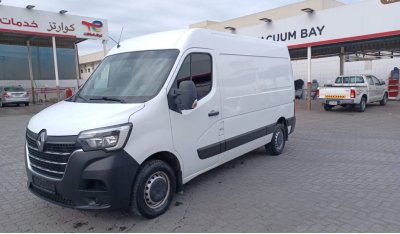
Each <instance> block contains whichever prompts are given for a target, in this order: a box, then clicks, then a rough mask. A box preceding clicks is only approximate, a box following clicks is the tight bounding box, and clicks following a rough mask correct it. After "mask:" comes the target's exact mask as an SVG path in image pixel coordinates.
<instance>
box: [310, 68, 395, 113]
mask: <svg viewBox="0 0 400 234" xmlns="http://www.w3.org/2000/svg"><path fill="white" fill-rule="evenodd" d="M317 97H318V100H319V101H320V102H321V103H322V105H323V107H324V109H325V110H326V111H330V110H332V108H333V107H334V106H337V105H340V106H342V107H347V106H355V107H357V109H358V111H360V112H364V111H365V108H366V105H367V103H372V102H379V103H380V104H381V105H382V106H384V105H386V103H387V100H388V90H387V87H386V85H385V82H384V81H382V80H379V79H378V78H376V77H375V76H373V75H351V76H339V77H337V78H336V80H335V83H334V84H332V85H331V86H328V87H319V88H318V90H317Z"/></svg>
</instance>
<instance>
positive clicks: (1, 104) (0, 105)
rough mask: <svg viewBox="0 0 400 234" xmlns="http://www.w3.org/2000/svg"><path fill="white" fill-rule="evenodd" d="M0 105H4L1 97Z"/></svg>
mask: <svg viewBox="0 0 400 234" xmlns="http://www.w3.org/2000/svg"><path fill="white" fill-rule="evenodd" d="M0 107H4V103H3V101H2V100H1V99H0Z"/></svg>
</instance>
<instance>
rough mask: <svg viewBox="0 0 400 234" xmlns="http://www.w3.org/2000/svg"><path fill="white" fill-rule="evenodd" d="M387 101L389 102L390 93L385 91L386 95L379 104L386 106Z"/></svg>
mask: <svg viewBox="0 0 400 234" xmlns="http://www.w3.org/2000/svg"><path fill="white" fill-rule="evenodd" d="M387 102H388V94H387V93H385V95H383V98H382V100H381V101H380V102H379V104H380V105H381V106H385V105H386V104H387Z"/></svg>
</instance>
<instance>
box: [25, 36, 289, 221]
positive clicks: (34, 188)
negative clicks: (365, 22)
mask: <svg viewBox="0 0 400 234" xmlns="http://www.w3.org/2000/svg"><path fill="white" fill-rule="evenodd" d="M295 120H296V119H295V115H294V81H293V76H292V70H291V63H290V58H289V53H288V49H287V47H286V46H285V45H284V44H281V43H277V42H273V41H266V40H261V39H257V38H251V37H245V36H239V35H234V34H227V33H221V32H214V31H209V30H204V29H189V30H179V31H170V32H163V33H156V34H150V35H146V36H141V37H137V38H134V39H131V40H126V41H124V42H122V43H120V44H119V46H116V47H114V48H113V49H112V50H111V51H110V52H109V54H108V55H107V56H106V57H105V58H104V60H103V61H102V62H101V64H100V65H99V66H98V67H97V69H96V70H95V71H94V73H93V74H92V76H91V77H90V78H89V79H88V81H87V82H86V83H85V85H84V86H83V87H82V88H81V89H80V90H79V91H78V92H77V93H76V94H75V95H74V96H72V97H71V98H69V99H66V100H64V101H62V102H59V103H57V104H55V105H52V106H50V107H48V108H47V109H45V110H43V111H41V112H40V113H38V114H36V115H35V116H34V117H32V119H31V120H30V121H29V123H28V126H27V131H26V167H27V175H28V187H29V190H30V191H31V192H32V193H34V194H35V195H37V196H39V197H41V198H43V199H45V200H48V201H50V202H53V203H56V204H59V205H62V206H66V207H72V208H77V209H87V210H100V209H124V208H129V209H130V210H132V211H133V212H137V213H139V214H141V215H143V216H145V217H147V218H154V217H157V216H159V215H161V214H162V213H164V212H165V211H166V210H167V209H168V207H169V205H170V204H171V201H172V200H173V197H174V194H175V193H176V192H177V191H181V190H182V186H183V184H185V183H187V182H189V181H190V180H191V179H193V178H194V177H196V176H198V175H200V174H202V173H204V172H206V171H208V170H210V169H212V168H215V167H217V166H218V165H221V164H223V163H225V162H227V161H229V160H232V159H234V158H236V157H239V156H241V155H243V154H245V153H247V152H250V151H252V150H254V149H257V148H259V147H261V146H265V148H266V149H267V150H268V151H269V154H272V155H279V154H281V153H282V152H284V147H285V142H286V141H287V140H288V137H289V134H290V133H292V132H293V130H294V127H295V122H296V121H295ZM266 189H267V188H266Z"/></svg>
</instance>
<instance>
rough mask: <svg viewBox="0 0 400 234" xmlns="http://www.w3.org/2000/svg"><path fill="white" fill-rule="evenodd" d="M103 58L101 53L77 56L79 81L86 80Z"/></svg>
mask: <svg viewBox="0 0 400 234" xmlns="http://www.w3.org/2000/svg"><path fill="white" fill-rule="evenodd" d="M103 58H104V52H103V51H99V52H96V53H92V54H87V55H82V56H79V73H80V77H81V79H83V80H86V79H87V78H89V76H90V75H91V74H92V73H93V71H94V69H96V67H97V66H98V65H99V63H100V61H101V60H102V59H103Z"/></svg>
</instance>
